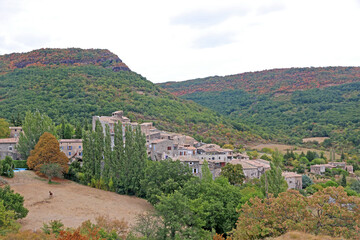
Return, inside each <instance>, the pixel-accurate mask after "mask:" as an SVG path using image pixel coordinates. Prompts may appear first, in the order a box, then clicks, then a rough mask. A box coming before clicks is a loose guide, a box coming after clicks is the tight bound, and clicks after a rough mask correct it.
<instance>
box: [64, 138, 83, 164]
mask: <svg viewBox="0 0 360 240" xmlns="http://www.w3.org/2000/svg"><path fill="white" fill-rule="evenodd" d="M59 146H60V151H62V152H63V153H65V155H66V156H67V157H68V158H69V159H71V160H74V159H82V156H83V153H82V152H83V145H82V139H60V140H59Z"/></svg>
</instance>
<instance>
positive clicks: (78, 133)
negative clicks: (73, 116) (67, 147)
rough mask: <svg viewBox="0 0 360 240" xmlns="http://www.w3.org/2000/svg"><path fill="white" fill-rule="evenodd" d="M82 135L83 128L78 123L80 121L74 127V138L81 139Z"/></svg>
mask: <svg viewBox="0 0 360 240" xmlns="http://www.w3.org/2000/svg"><path fill="white" fill-rule="evenodd" d="M82 135H83V128H82V127H81V125H80V122H77V124H76V128H75V138H76V139H81V138H82Z"/></svg>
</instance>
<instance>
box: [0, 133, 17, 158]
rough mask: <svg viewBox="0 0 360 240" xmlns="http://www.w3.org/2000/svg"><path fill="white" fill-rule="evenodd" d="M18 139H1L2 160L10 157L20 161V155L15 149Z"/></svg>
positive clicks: (0, 154) (0, 151) (0, 153)
mask: <svg viewBox="0 0 360 240" xmlns="http://www.w3.org/2000/svg"><path fill="white" fill-rule="evenodd" d="M18 141H19V139H18V138H1V139H0V159H4V158H5V157H6V156H10V157H11V158H12V159H15V160H20V159H21V156H20V153H19V152H18V151H17V150H16V149H15V147H16V145H17V143H18Z"/></svg>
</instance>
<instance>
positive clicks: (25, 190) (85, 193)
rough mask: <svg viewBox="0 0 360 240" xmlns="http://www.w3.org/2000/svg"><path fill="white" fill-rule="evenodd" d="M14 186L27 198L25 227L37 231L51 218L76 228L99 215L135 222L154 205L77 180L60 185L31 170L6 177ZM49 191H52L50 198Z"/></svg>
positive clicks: (13, 187)
mask: <svg viewBox="0 0 360 240" xmlns="http://www.w3.org/2000/svg"><path fill="white" fill-rule="evenodd" d="M6 180H7V181H8V182H9V184H10V186H11V188H12V189H13V190H14V191H15V192H17V193H20V194H21V195H22V196H24V198H25V204H24V205H25V207H26V208H27V209H29V213H28V215H27V217H26V218H24V219H21V220H19V222H20V223H21V225H22V230H26V229H29V230H37V229H40V228H41V227H42V226H43V223H44V222H45V223H47V222H49V221H51V220H61V221H62V222H63V223H64V225H65V226H66V227H77V226H79V225H80V224H81V223H82V222H84V221H86V220H92V221H93V222H95V221H94V219H95V218H96V217H97V216H109V218H111V219H119V220H121V219H124V220H125V221H127V222H128V223H129V225H132V224H134V223H135V221H136V215H137V214H139V213H142V212H145V211H147V210H151V209H152V206H151V204H150V203H148V202H147V201H146V200H144V199H140V198H136V197H130V196H124V195H119V194H116V193H113V192H107V191H103V190H99V189H95V188H90V187H87V186H83V185H80V184H77V183H75V182H71V181H67V180H62V181H61V182H60V183H59V184H48V183H47V181H46V180H45V179H42V178H39V177H37V176H36V175H35V174H34V172H32V171H24V172H18V173H15V177H14V178H13V179H6ZM49 191H51V192H52V193H53V196H52V197H50V195H49Z"/></svg>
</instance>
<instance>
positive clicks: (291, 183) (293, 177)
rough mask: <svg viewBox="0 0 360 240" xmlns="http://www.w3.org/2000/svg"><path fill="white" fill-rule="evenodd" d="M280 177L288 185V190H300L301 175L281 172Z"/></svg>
mask: <svg viewBox="0 0 360 240" xmlns="http://www.w3.org/2000/svg"><path fill="white" fill-rule="evenodd" d="M282 175H283V177H284V178H285V180H286V182H287V184H288V189H297V190H300V189H302V175H300V174H297V173H294V172H283V173H282Z"/></svg>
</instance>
